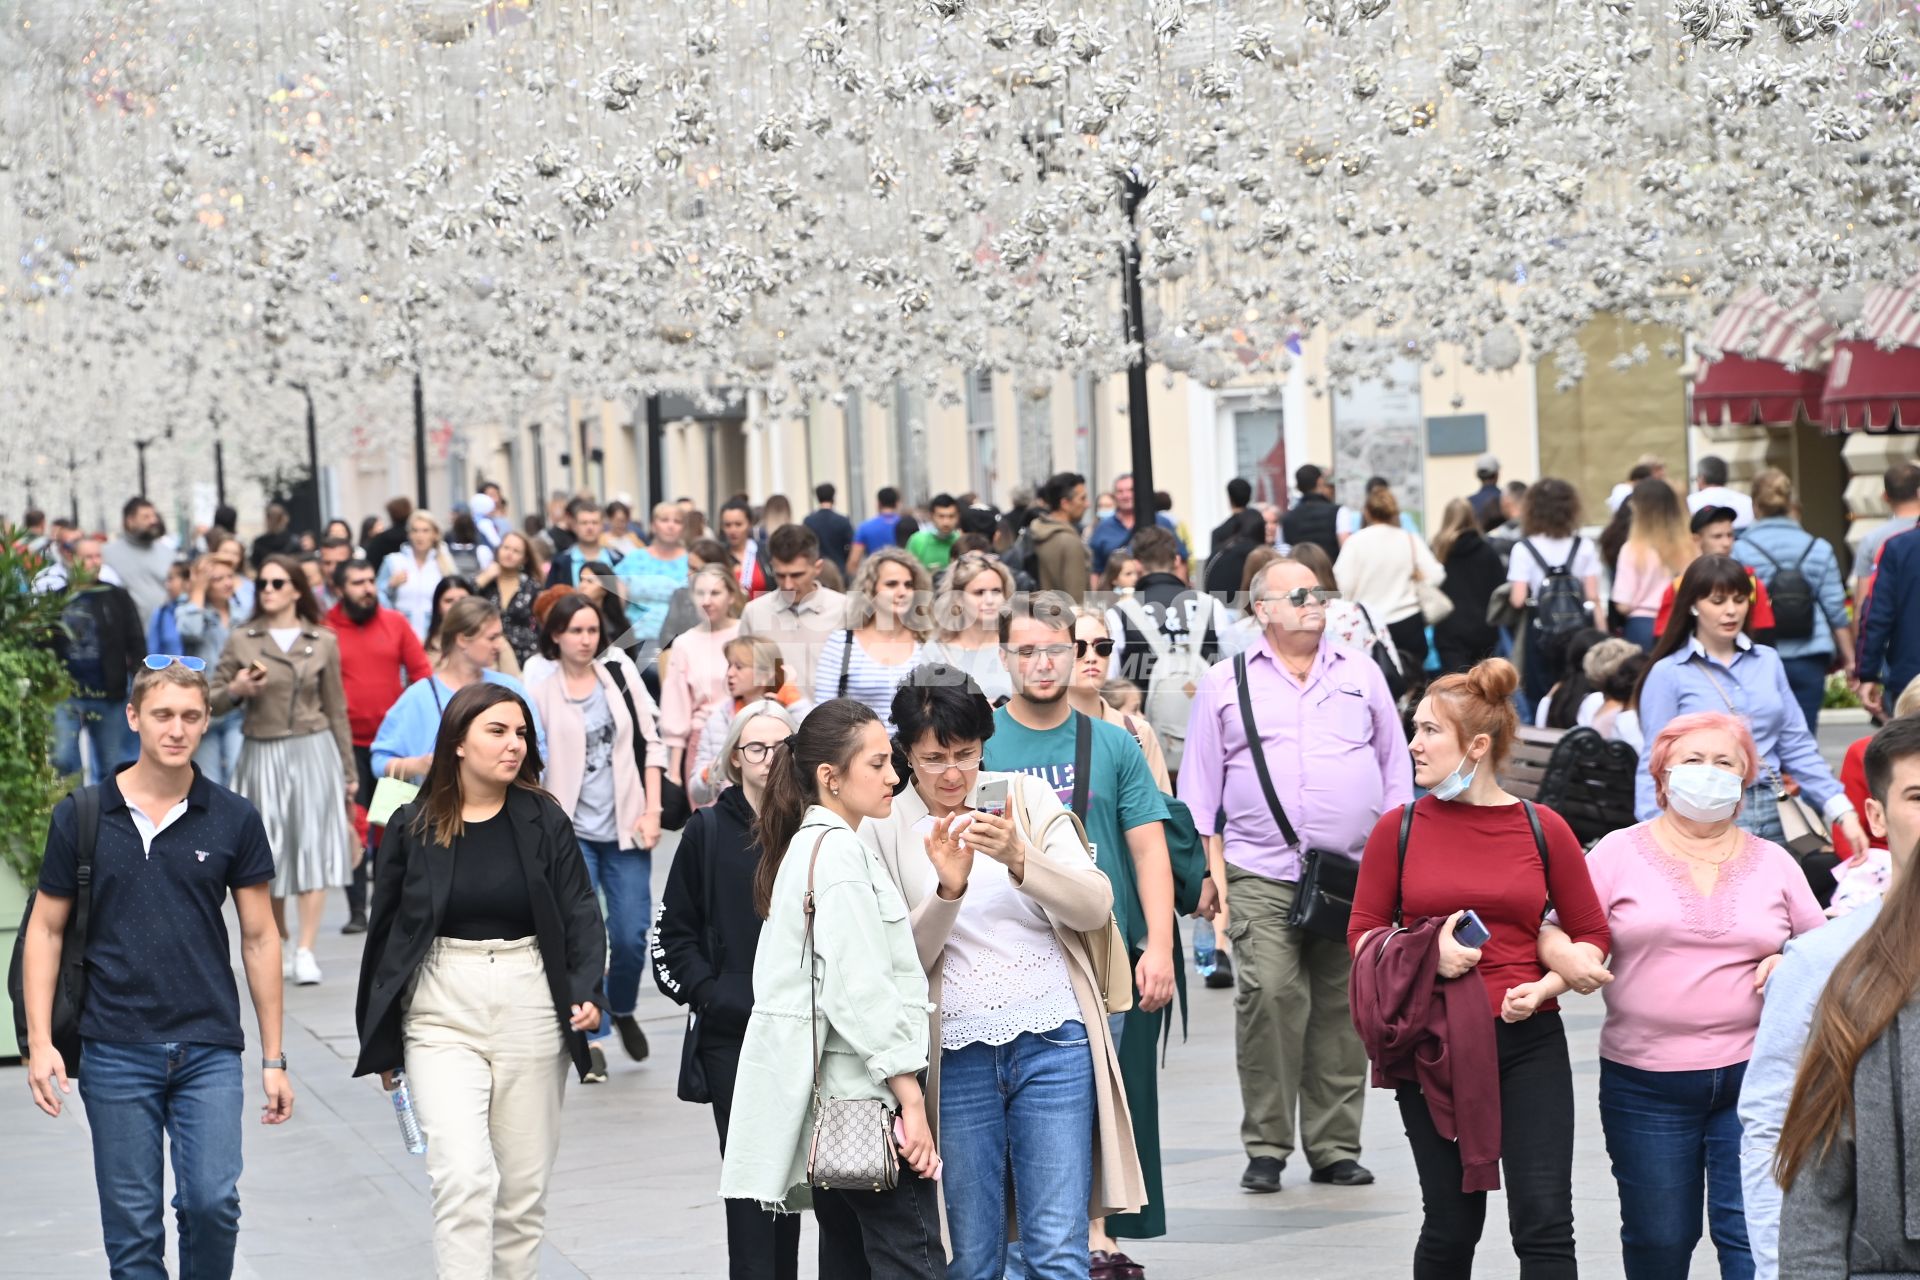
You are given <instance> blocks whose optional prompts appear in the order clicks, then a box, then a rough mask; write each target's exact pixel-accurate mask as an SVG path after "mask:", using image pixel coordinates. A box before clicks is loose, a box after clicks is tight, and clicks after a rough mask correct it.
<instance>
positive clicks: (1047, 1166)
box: [940, 1021, 1095, 1280]
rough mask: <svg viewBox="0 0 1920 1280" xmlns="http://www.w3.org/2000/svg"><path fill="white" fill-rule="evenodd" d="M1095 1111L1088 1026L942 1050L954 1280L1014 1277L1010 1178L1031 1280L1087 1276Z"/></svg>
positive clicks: (950, 1277)
mask: <svg viewBox="0 0 1920 1280" xmlns="http://www.w3.org/2000/svg"><path fill="white" fill-rule="evenodd" d="M1094 1105H1095V1104H1094V1086H1093V1051H1092V1048H1091V1046H1090V1045H1089V1043H1088V1040H1087V1029H1086V1027H1085V1026H1083V1025H1082V1024H1081V1023H1079V1022H1077V1021H1070V1022H1063V1023H1061V1024H1060V1026H1058V1027H1056V1028H1055V1029H1054V1030H1052V1031H1048V1032H1043V1033H1036V1032H1031V1031H1028V1032H1023V1033H1021V1034H1020V1035H1018V1036H1016V1037H1015V1038H1014V1039H1013V1040H1012V1041H1010V1042H1009V1043H1007V1044H1003V1045H990V1044H970V1045H966V1046H964V1047H962V1048H959V1049H946V1050H943V1051H942V1052H941V1054H940V1137H941V1145H940V1154H941V1158H942V1160H943V1161H944V1162H945V1170H944V1172H943V1173H942V1174H941V1187H942V1188H943V1189H944V1191H945V1192H946V1198H947V1228H948V1234H949V1235H950V1236H951V1238H952V1240H953V1261H952V1262H951V1263H949V1264H948V1266H947V1280H1000V1277H1001V1276H1002V1275H1004V1274H1005V1272H1006V1250H1007V1184H1008V1180H1009V1176H1011V1180H1012V1183H1013V1193H1014V1205H1015V1207H1016V1209H1017V1212H1018V1216H1019V1220H1020V1231H1019V1236H1020V1243H1021V1246H1022V1253H1023V1254H1024V1255H1025V1268H1026V1275H1027V1276H1028V1277H1029V1280H1069V1278H1071V1277H1077V1278H1078V1280H1085V1277H1086V1274H1087V1265H1088V1264H1087V1201H1088V1199H1089V1198H1090V1196H1091V1194H1092V1191H1093V1125H1094Z"/></svg>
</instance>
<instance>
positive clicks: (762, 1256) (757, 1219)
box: [700, 1043, 800, 1280]
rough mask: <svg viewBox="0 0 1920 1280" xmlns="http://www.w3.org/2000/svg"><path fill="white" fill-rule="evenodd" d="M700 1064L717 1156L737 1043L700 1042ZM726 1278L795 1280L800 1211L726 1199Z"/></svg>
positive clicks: (723, 1140) (728, 1113) (729, 1108)
mask: <svg viewBox="0 0 1920 1280" xmlns="http://www.w3.org/2000/svg"><path fill="white" fill-rule="evenodd" d="M700 1065H701V1066H702V1067H704V1068H706V1072H707V1088H708V1089H709V1090H711V1091H712V1093H713V1124H714V1128H716V1129H718V1130H719V1131H720V1154H721V1155H723V1156H724V1155H725V1154H726V1153H727V1121H728V1120H729V1119H730V1118H731V1117H732V1114H733V1081H734V1077H735V1076H736V1075H738V1074H739V1071H740V1046H739V1044H738V1043H734V1044H713V1045H709V1044H704V1043H703V1044H702V1045H701V1046H700ZM725 1204H726V1206H727V1277H728V1280H796V1277H798V1276H799V1274H800V1215H799V1214H797V1213H768V1212H767V1211H766V1210H765V1209H762V1208H761V1207H760V1206H759V1205H757V1204H755V1203H754V1202H753V1201H751V1200H728V1201H726V1202H725Z"/></svg>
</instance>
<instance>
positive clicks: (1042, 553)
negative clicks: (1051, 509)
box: [1031, 513, 1093, 603]
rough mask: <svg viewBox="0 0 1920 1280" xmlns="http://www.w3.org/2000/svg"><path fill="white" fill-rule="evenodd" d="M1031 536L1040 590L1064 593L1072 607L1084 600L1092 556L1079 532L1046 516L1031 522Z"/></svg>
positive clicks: (1062, 522)
mask: <svg viewBox="0 0 1920 1280" xmlns="http://www.w3.org/2000/svg"><path fill="white" fill-rule="evenodd" d="M1031 532H1032V534H1033V555H1034V559H1035V560H1036V561H1038V563H1039V570H1040V571H1039V572H1038V573H1036V574H1035V575H1034V577H1036V578H1038V579H1039V580H1040V589H1041V590H1042V591H1064V592H1066V593H1067V594H1068V595H1070V596H1072V597H1073V598H1074V601H1075V603H1078V602H1079V601H1081V600H1084V599H1085V598H1086V595H1087V589H1088V587H1089V586H1091V585H1092V581H1093V579H1092V574H1093V553H1092V552H1091V551H1089V550H1087V544H1086V541H1085V540H1084V539H1082V538H1081V536H1080V531H1079V530H1078V529H1076V528H1074V527H1073V526H1072V525H1070V524H1068V523H1067V522H1066V521H1065V520H1061V519H1059V518H1057V517H1056V516H1054V515H1052V514H1051V513H1049V514H1047V515H1043V516H1039V517H1037V518H1035V520H1034V522H1033V525H1032V526H1031Z"/></svg>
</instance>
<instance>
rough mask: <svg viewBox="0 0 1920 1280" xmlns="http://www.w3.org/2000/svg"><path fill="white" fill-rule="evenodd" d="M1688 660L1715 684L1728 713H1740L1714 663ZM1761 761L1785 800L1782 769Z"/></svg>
mask: <svg viewBox="0 0 1920 1280" xmlns="http://www.w3.org/2000/svg"><path fill="white" fill-rule="evenodd" d="M1687 661H1688V662H1689V663H1693V664H1694V665H1696V666H1698V667H1699V668H1700V674H1702V675H1704V676H1705V677H1706V678H1707V683H1708V684H1710V685H1712V686H1713V691H1714V692H1715V693H1717V694H1719V695H1720V701H1722V702H1724V703H1726V704H1727V714H1729V715H1735V716H1737V715H1739V714H1740V712H1739V711H1737V710H1735V709H1734V705H1733V699H1732V698H1729V697H1728V696H1727V690H1726V686H1725V685H1723V684H1721V683H1720V677H1718V676H1716V675H1714V674H1713V664H1712V663H1711V662H1709V661H1707V660H1706V659H1705V658H1700V657H1698V655H1695V656H1694V657H1690V658H1688V659H1687ZM1760 763H1761V764H1764V765H1766V766H1767V772H1768V773H1770V774H1772V775H1773V794H1774V798H1775V799H1776V800H1784V799H1785V798H1786V795H1787V783H1786V779H1784V778H1782V777H1781V776H1780V771H1779V770H1778V769H1776V768H1774V767H1773V762H1772V761H1771V760H1764V759H1763V760H1762V761H1761V762H1760Z"/></svg>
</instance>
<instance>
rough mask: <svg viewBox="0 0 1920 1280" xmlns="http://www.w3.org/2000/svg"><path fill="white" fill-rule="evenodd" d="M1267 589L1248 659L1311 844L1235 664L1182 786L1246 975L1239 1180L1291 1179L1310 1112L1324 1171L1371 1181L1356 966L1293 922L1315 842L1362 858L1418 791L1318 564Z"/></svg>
mask: <svg viewBox="0 0 1920 1280" xmlns="http://www.w3.org/2000/svg"><path fill="white" fill-rule="evenodd" d="M1252 596H1253V601H1252V608H1253V612H1254V616H1255V617H1256V618H1258V619H1259V620H1260V625H1261V626H1262V627H1263V628H1264V630H1263V631H1262V632H1261V636H1260V639H1259V640H1257V641H1255V642H1254V644H1253V646H1252V647H1251V648H1249V649H1248V650H1247V652H1246V654H1245V658H1246V671H1247V677H1246V678H1247V681H1248V687H1249V692H1250V693H1251V695H1252V706H1253V711H1254V722H1255V724H1256V725H1257V726H1258V730H1259V735H1258V736H1259V744H1258V749H1259V750H1260V751H1261V752H1262V753H1263V754H1264V755H1265V757H1266V763H1267V770H1268V773H1269V774H1270V776H1271V778H1272V781H1273V789H1274V793H1275V798H1276V799H1278V800H1279V802H1280V805H1281V807H1282V808H1283V809H1284V810H1285V812H1286V816H1287V819H1288V820H1289V821H1290V822H1291V824H1292V827H1293V830H1294V833H1295V835H1296V836H1297V837H1298V839H1297V840H1296V841H1295V842H1294V843H1291V844H1290V843H1288V842H1287V841H1286V839H1285V837H1284V836H1283V835H1282V834H1281V831H1282V826H1283V824H1282V823H1281V821H1280V819H1279V818H1278V817H1277V816H1276V815H1275V813H1274V812H1273V809H1272V807H1271V806H1270V805H1269V804H1268V802H1267V797H1266V793H1265V790H1264V789H1263V787H1262V786H1261V782H1260V775H1259V771H1258V769H1257V768H1256V766H1255V762H1254V757H1253V753H1252V750H1250V749H1249V739H1248V735H1247V732H1246V729H1245V727H1244V722H1243V719H1242V712H1241V707H1240V696H1239V686H1238V684H1237V683H1236V680H1237V674H1236V673H1237V669H1238V664H1237V663H1235V662H1222V663H1218V664H1216V665H1215V666H1214V667H1213V668H1212V669H1211V670H1210V671H1208V672H1207V674H1206V677H1205V678H1204V679H1203V680H1201V682H1200V686H1199V688H1198V689H1197V690H1196V691H1195V694H1194V699H1193V711H1192V714H1191V716H1190V718H1189V719H1188V722H1187V746H1186V755H1185V758H1184V759H1183V760H1182V762H1181V766H1180V780H1179V793H1180V798H1181V799H1182V800H1184V801H1186V803H1187V807H1188V808H1189V809H1191V810H1192V811H1193V818H1194V823H1195V825H1196V826H1198V827H1199V829H1200V834H1201V835H1202V836H1203V837H1205V839H1206V842H1207V862H1208V865H1209V868H1210V869H1211V870H1212V872H1213V873H1214V875H1215V877H1216V879H1217V878H1218V876H1219V874H1220V872H1221V868H1222V865H1223V864H1224V868H1225V878H1226V884H1227V899H1228V903H1229V905H1230V912H1229V915H1230V923H1229V924H1228V925H1227V936H1228V937H1229V938H1231V939H1232V940H1233V944H1234V961H1235V964H1236V965H1237V966H1238V969H1239V976H1240V998H1239V999H1238V1000H1237V1001H1236V1002H1235V1005H1234V1044H1235V1048H1236V1056H1237V1058H1238V1062H1239V1070H1240V1098H1241V1103H1242V1105H1243V1106H1244V1108H1245V1115H1244V1117H1243V1118H1242V1120H1241V1122H1240V1141H1241V1143H1242V1145H1244V1146H1245V1147H1246V1150H1247V1157H1248V1163H1247V1171H1246V1173H1245V1174H1244V1175H1243V1176H1242V1177H1241V1179H1240V1185H1241V1186H1242V1187H1245V1188H1246V1189H1247V1190H1249V1191H1261V1192H1266V1191H1278V1190H1279V1189H1280V1172H1281V1170H1282V1169H1284V1168H1285V1167H1286V1163H1287V1157H1288V1156H1290V1155H1292V1154H1293V1150H1294V1146H1295V1142H1294V1136H1295V1135H1294V1112H1295V1108H1296V1106H1297V1107H1298V1110H1299V1113H1300V1138H1301V1141H1300V1145H1301V1146H1303V1147H1305V1148H1306V1153H1307V1163H1308V1164H1309V1165H1310V1166H1311V1167H1312V1169H1313V1181H1315V1182H1330V1183H1333V1184H1335V1185H1337V1186H1361V1185H1364V1184H1366V1183H1369V1182H1372V1181H1373V1175H1372V1174H1371V1173H1369V1172H1368V1171H1367V1170H1366V1169H1365V1168H1364V1167H1363V1166H1362V1165H1361V1164H1360V1161H1359V1155H1360V1112H1361V1104H1362V1099H1363V1098H1364V1097H1365V1094H1366V1083H1367V1057H1366V1053H1365V1051H1364V1050H1363V1049H1362V1048H1361V1045H1360V1037H1359V1036H1358V1035H1357V1034H1356V1033H1355V1032H1354V1029H1353V1019H1352V1016H1351V1014H1350V1012H1349V1010H1348V1006H1347V978H1348V974H1349V970H1350V969H1351V964H1352V962H1351V960H1350V959H1349V957H1348V955H1347V949H1346V946H1345V945H1344V943H1343V942H1338V941H1334V940H1332V939H1328V938H1322V937H1319V936H1317V935H1314V934H1310V933H1307V932H1305V931H1304V930H1296V929H1291V928H1289V927H1288V925H1287V916H1288V912H1289V911H1290V910H1291V909H1292V906H1293V898H1294V892H1295V890H1296V889H1297V887H1298V882H1299V879H1300V866H1301V859H1302V857H1303V856H1304V855H1305V853H1306V851H1307V850H1309V849H1319V850H1324V851H1327V852H1331V853H1337V854H1345V855H1347V856H1348V857H1351V858H1355V859H1358V858H1359V856H1360V852H1361V850H1362V849H1363V848H1365V846H1366V843H1367V836H1368V835H1369V834H1370V833H1371V832H1372V831H1373V827H1374V824H1375V823H1376V822H1377V821H1379V818H1380V815H1381V814H1382V813H1384V812H1385V811H1386V810H1388V809H1391V808H1393V807H1395V806H1397V805H1402V804H1406V803H1407V802H1409V801H1410V800H1412V799H1413V771H1412V767H1411V766H1410V765H1409V764H1408V761H1407V739H1406V734H1405V732H1404V731H1403V730H1402V729H1401V727H1400V716H1399V713H1398V712H1397V711H1396V710H1395V709H1394V705H1393V698H1392V696H1391V695H1390V694H1388V692H1387V685H1386V681H1385V679H1383V678H1382V676H1381V674H1380V669H1379V668H1378V667H1376V666H1375V665H1374V664H1373V660H1372V659H1371V658H1370V657H1368V656H1367V655H1366V654H1363V653H1360V652H1358V651H1357V650H1353V649H1347V648H1344V647H1342V646H1340V645H1338V644H1336V643H1334V641H1333V640H1332V639H1331V637H1329V636H1327V634H1326V626H1327V611H1326V604H1325V599H1324V593H1322V592H1321V591H1320V586H1319V581H1318V580H1317V579H1316V578H1315V577H1314V573H1313V570H1311V569H1309V568H1307V567H1306V566H1305V565H1303V564H1300V563H1299V562H1298V561H1294V560H1276V561H1274V562H1273V563H1272V564H1270V565H1268V566H1267V568H1266V570H1265V571H1264V572H1263V573H1262V574H1261V575H1260V576H1259V577H1258V578H1256V579H1255V580H1254V582H1253V592H1252ZM1223 812H1224V813H1225V815H1226V828H1225V830H1224V831H1221V830H1220V829H1219V826H1218V823H1219V818H1218V815H1219V814H1221V813H1223Z"/></svg>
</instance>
